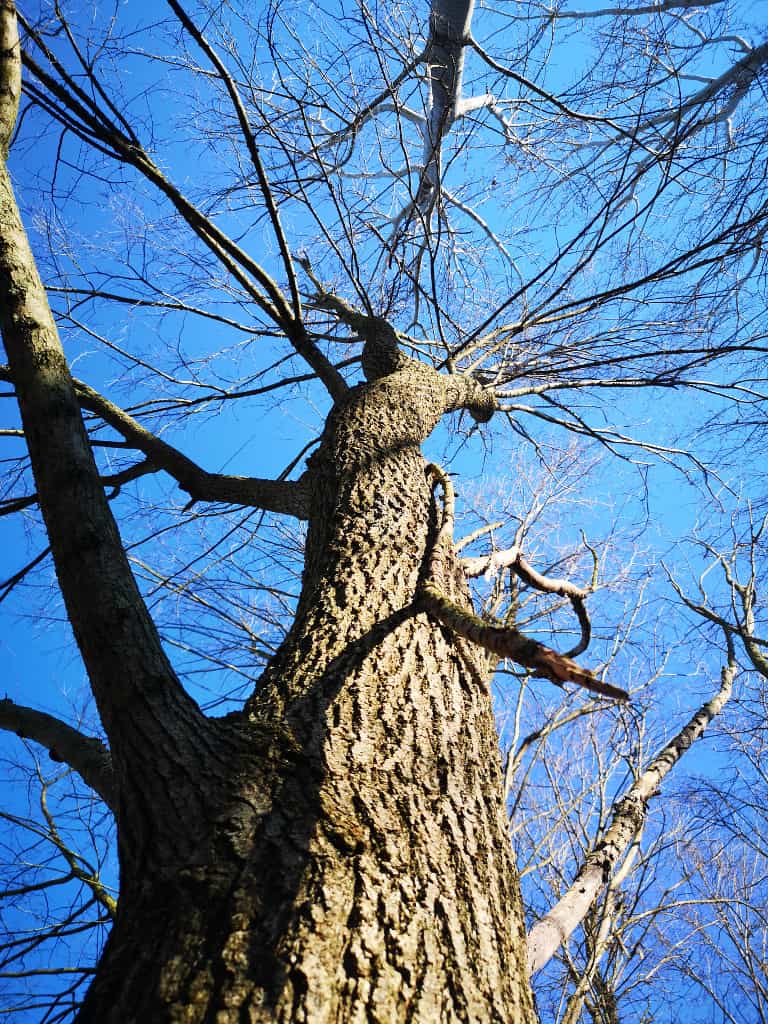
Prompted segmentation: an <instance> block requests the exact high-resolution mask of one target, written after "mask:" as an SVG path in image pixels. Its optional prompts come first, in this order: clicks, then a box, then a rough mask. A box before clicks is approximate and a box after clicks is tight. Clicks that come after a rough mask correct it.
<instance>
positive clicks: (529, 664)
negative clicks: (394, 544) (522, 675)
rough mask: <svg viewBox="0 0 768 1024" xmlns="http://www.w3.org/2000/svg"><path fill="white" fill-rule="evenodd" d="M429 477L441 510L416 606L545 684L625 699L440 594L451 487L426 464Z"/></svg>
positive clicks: (553, 654)
mask: <svg viewBox="0 0 768 1024" xmlns="http://www.w3.org/2000/svg"><path fill="white" fill-rule="evenodd" d="M429 472H430V475H431V477H432V479H433V481H435V483H436V484H437V485H439V486H440V488H441V489H442V492H443V514H442V517H441V522H440V526H439V528H438V533H437V536H436V538H435V542H434V545H433V548H432V551H431V553H430V556H429V563H428V567H427V572H426V574H425V580H424V583H423V584H422V587H421V589H420V591H419V600H420V603H421V605H422V607H423V608H424V609H425V610H426V611H427V612H429V613H430V614H431V615H433V616H434V618H436V619H438V620H439V621H440V622H442V623H443V625H445V626H448V627H449V628H450V629H453V630H454V631H455V632H456V633H458V634H459V635H460V636H463V637H465V638H466V639H467V640H471V641H472V642H473V643H475V644H478V646H480V647H484V648H485V649H486V650H487V651H490V652H491V653H492V654H495V655H497V656H498V657H500V658H511V659H512V660H513V661H515V662H517V663H518V664H519V665H523V666H524V667H525V668H530V669H532V670H533V671H534V673H535V674H536V675H538V676H542V677H544V678H545V679H549V680H550V681H551V682H553V683H556V684H557V685H561V684H562V683H567V682H573V683H578V685H579V686H583V687H584V688H585V689H587V690H589V691H590V692H592V693H597V694H600V695H601V696H603V697H611V698H613V699H614V700H623V701H624V700H629V694H628V693H627V692H626V691H625V690H622V689H619V687H617V686H611V685H610V684H609V683H605V682H603V681H602V680H600V679H598V678H597V677H596V676H595V675H594V674H593V673H592V672H590V671H589V670H588V669H585V668H582V667H581V666H580V665H577V664H576V662H575V661H573V660H572V659H571V658H569V657H568V656H567V655H563V654H558V653H557V651H553V650H552V649H551V648H549V647H546V646H545V645H544V644H541V643H539V642H538V640H533V639H531V637H528V636H525V635H524V634H523V633H521V632H520V631H519V630H517V629H515V628H514V627H513V626H499V625H495V624H491V623H488V622H485V621H483V619H481V618H480V617H479V616H477V615H475V614H474V612H472V611H469V610H467V609H464V608H461V607H459V605H457V604H456V603H455V602H454V601H451V600H450V598H448V597H446V596H445V593H444V592H443V590H442V581H443V579H444V576H445V571H444V567H443V563H444V561H445V557H446V552H447V550H448V549H449V545H452V536H453V486H452V484H451V482H450V479H449V478H448V477H447V476H446V475H445V473H443V471H442V470H441V469H439V467H437V466H435V465H430V467H429Z"/></svg>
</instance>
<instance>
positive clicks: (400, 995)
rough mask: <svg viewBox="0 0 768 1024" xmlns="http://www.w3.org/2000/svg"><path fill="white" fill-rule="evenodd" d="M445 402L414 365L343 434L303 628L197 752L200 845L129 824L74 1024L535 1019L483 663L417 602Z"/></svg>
mask: <svg viewBox="0 0 768 1024" xmlns="http://www.w3.org/2000/svg"><path fill="white" fill-rule="evenodd" d="M433 377H434V378H435V379H436V381H438V382H439V381H442V380H444V378H440V377H438V375H437V374H433ZM433 384H434V381H432V383H430V379H428V377H427V375H426V374H423V375H422V374H420V373H418V372H416V373H415V374H414V371H413V369H412V368H411V369H406V370H403V371H401V372H399V373H394V374H391V375H389V376H387V377H384V378H383V379H380V380H377V381H374V382H373V383H370V384H367V385H362V386H360V387H358V388H355V389H353V390H352V392H351V393H350V395H349V397H348V398H346V399H345V400H344V401H343V402H342V403H340V404H339V405H337V407H336V409H335V410H334V412H332V414H331V416H330V417H329V422H328V425H327V427H326V432H325V435H324V439H323V443H322V446H321V448H320V450H319V452H318V454H317V455H316V456H315V458H314V459H313V460H312V465H311V467H310V473H311V477H312V484H313V486H312V493H313V508H312V511H311V516H310V526H309V536H308V543H307V559H306V570H305V575H304V580H303V587H302V593H301V598H300V601H299V606H298V611H297V616H296V621H295V623H294V625H293V627H292V629H291V632H290V634H289V635H288V637H287V639H286V641H285V643H284V645H283V646H282V648H281V650H280V651H279V652H278V654H277V656H276V658H275V659H274V661H273V662H272V664H271V665H270V666H269V667H268V669H267V671H266V672H265V675H264V677H263V679H262V682H261V685H260V686H259V688H258V690H257V692H256V694H255V696H254V698H253V699H252V701H251V702H250V705H249V707H248V708H247V714H246V715H245V716H237V715H236V716H230V717H229V718H227V719H224V720H220V721H218V722H216V721H213V722H209V723H208V724H207V726H206V729H205V732H204V735H201V737H200V758H199V762H198V763H197V764H195V765H189V766H188V771H189V785H190V788H191V790H193V791H194V793H195V800H194V801H193V802H194V804H195V806H198V807H206V808H207V811H205V812H204V815H203V816H202V817H201V818H200V820H198V821H197V823H196V824H195V826H193V827H192V829H191V832H192V833H193V834H190V830H189V829H188V830H187V832H186V834H184V835H179V834H178V826H173V825H172V823H171V827H170V828H169V833H168V835H158V834H155V835H153V836H152V837H151V841H149V839H148V837H147V829H148V828H149V827H150V822H149V819H147V820H145V819H144V817H143V811H142V808H141V807H140V806H138V805H134V806H131V807H128V808H125V809H124V812H123V819H122V820H121V822H120V835H121V858H122V891H121V897H120V905H119V911H118V916H117V921H116V924H115V926H114V931H113V933H112V936H111V938H110V940H109V944H108V946H107V949H106V951H105V954H104V957H103V959H102V962H101V964H100V966H99V970H98V974H97V976H96V979H95V981H94V983H93V985H92V987H91V989H90V992H89V994H88V996H87V999H86V1002H85V1005H84V1007H83V1009H82V1011H81V1014H80V1017H79V1018H78V1020H79V1022H80V1024H84V1022H97V1021H98V1022H99V1024H103V1022H107V1021H120V1022H121V1024H125V1022H128V1021H158V1022H160V1021H163V1022H164V1021H169V1022H170V1021H174V1022H179V1024H180V1022H182V1021H184V1022H197V1021H201V1022H202V1021H216V1022H217V1024H227V1022H230V1021H232V1022H234V1021H238V1022H240V1021H285V1022H286V1024H287V1022H289V1021H291V1022H296V1021H306V1022H313V1024H314V1022H321V1021H323V1022H325V1021H360V1022H364V1021H366V1022H370V1021H374V1022H377V1021H381V1022H384V1021H386V1022H399V1021H424V1022H430V1024H433V1022H435V1021H483V1022H485V1021H504V1022H505V1024H512V1022H530V1021H532V1020H533V1019H534V1017H533V1011H532V1008H531V1001H530V994H529V989H528V981H527V972H526V968H525V939H524V931H523V918H522V910H521V904H520V895H519V891H518V883H517V877H516V872H515V867H514V863H513V858H512V854H511V849H510V843H509V838H508V830H507V824H506V818H505V814H504V808H503V805H502V800H501V778H500V769H499V756H498V747H497V739H496V732H495V728H494V722H493V716H492V710H491V701H490V697H489V690H488V679H489V665H488V662H487V660H486V656H485V655H484V654H483V653H482V652H481V651H479V650H478V649H476V648H471V647H470V646H469V645H468V644H467V643H466V642H464V641H461V640H458V639H457V638H455V637H453V636H452V635H451V634H450V633H448V632H447V631H445V630H444V629H443V628H442V627H440V626H438V625H436V624H434V623H432V622H431V621H430V620H429V619H428V618H427V617H426V616H425V615H424V614H418V613H417V611H416V609H415V608H414V606H413V599H414V595H415V593H416V589H417V584H418V582H419V578H420V573H421V572H422V569H423V566H424V562H425V553H426V552H427V551H428V547H429V543H430V537H431V536H432V535H433V534H434V529H435V522H434V519H435V517H434V514H433V512H432V501H431V494H430V489H429V487H428V484H427V480H426V476H425V463H424V460H423V458H422V456H421V454H420V452H419V447H418V443H419V442H420V440H421V438H422V437H423V436H425V433H424V432H425V430H426V432H427V433H428V432H429V430H430V429H431V428H432V426H433V425H434V422H433V420H434V415H433V413H432V412H431V411H430V401H432V395H431V392H430V388H431V387H432V386H433ZM432 404H433V405H434V404H435V403H434V401H433V402H432ZM425 409H426V412H425ZM434 413H435V415H439V410H434ZM430 424H431V425H430ZM455 570H456V571H455V573H454V577H455V590H454V596H455V597H456V598H457V599H459V598H460V599H461V600H464V601H468V600H469V598H468V594H467V592H466V586H465V584H464V582H463V579H462V577H461V573H460V571H459V569H458V566H456V567H455ZM158 785H162V780H156V779H151V778H148V779H147V786H148V800H149V802H150V803H151V802H152V796H151V793H152V788H153V787H157V786H158ZM151 827H153V828H154V829H157V830H160V831H161V832H162V830H163V829H164V827H165V826H164V823H163V822H158V821H156V820H152V821H151ZM141 837H143V839H142V838H141Z"/></svg>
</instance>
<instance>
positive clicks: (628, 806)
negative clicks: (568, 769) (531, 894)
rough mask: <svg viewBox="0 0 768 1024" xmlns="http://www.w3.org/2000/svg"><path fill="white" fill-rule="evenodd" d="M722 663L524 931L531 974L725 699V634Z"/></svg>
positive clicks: (731, 670) (579, 916) (729, 671)
mask: <svg viewBox="0 0 768 1024" xmlns="http://www.w3.org/2000/svg"><path fill="white" fill-rule="evenodd" d="M726 642H727V644H728V662H727V664H726V666H725V667H724V668H723V670H722V673H721V677H720V689H719V690H718V692H717V693H716V694H715V696H714V697H712V699H711V700H709V701H708V702H707V703H706V704H704V705H703V706H702V707H701V708H699V710H698V711H697V712H696V714H695V715H693V717H692V718H691V719H690V720H689V721H688V723H687V724H686V725H685V727H684V728H683V729H681V731H680V732H679V733H678V734H677V735H676V736H675V738H674V739H673V740H672V741H671V742H670V743H667V744H666V745H665V746H664V747H663V748H662V749H661V750H660V751H659V753H658V754H657V755H656V757H655V758H654V759H653V760H652V761H651V763H650V764H649V765H648V767H647V768H646V770H645V771H644V772H643V773H642V774H641V775H640V777H639V778H638V779H637V780H636V781H635V782H634V783H633V784H632V786H630V788H629V790H628V792H627V793H626V794H625V795H624V796H623V797H622V798H621V799H620V800H619V801H618V802H617V804H616V806H615V810H614V813H613V820H612V821H611V824H610V826H609V827H608V829H607V830H606V831H605V832H604V833H603V835H602V836H601V837H600V839H599V841H598V843H597V844H596V846H595V848H594V850H592V852H591V853H589V854H588V855H587V857H586V859H585V861H584V864H583V865H582V866H581V868H580V869H579V871H578V873H577V875H576V877H575V879H574V881H573V884H572V885H571V886H570V888H569V889H568V891H567V892H566V893H565V895H564V896H563V897H562V899H560V900H559V901H558V902H557V903H556V904H555V906H554V907H553V908H552V909H551V910H550V911H549V913H547V914H546V915H545V916H544V917H543V918H542V919H541V920H540V921H537V922H536V924H535V925H534V926H533V928H532V929H531V931H530V933H529V935H528V966H529V969H530V971H531V973H532V974H533V973H535V972H536V971H539V970H541V968H542V967H544V965H545V964H547V963H548V962H549V960H550V959H551V958H552V956H553V955H554V953H555V952H556V950H557V949H558V947H559V946H560V945H561V944H562V943H563V942H565V940H566V939H567V938H568V936H569V935H571V933H572V932H573V931H574V929H575V928H577V927H578V925H579V924H580V923H581V922H582V921H583V919H584V916H585V915H586V913H587V911H588V910H589V908H590V907H591V906H592V904H593V902H594V901H595V899H596V898H597V895H598V893H599V892H600V890H601V889H602V888H603V886H604V885H605V884H606V882H607V881H608V880H609V879H610V878H611V875H612V874H613V872H614V870H615V868H616V866H617V864H618V863H619V861H620V859H621V858H622V857H623V856H624V854H625V853H626V851H627V850H628V849H629V847H630V845H631V843H632V842H633V840H634V838H635V836H636V835H637V834H638V833H639V832H640V830H641V829H642V828H643V826H644V825H645V821H646V817H647V814H648V801H649V800H650V799H651V798H652V797H653V796H655V795H656V793H657V792H658V788H659V786H660V784H661V782H662V781H663V780H664V778H665V777H666V776H667V775H668V774H669V772H670V771H671V770H672V768H674V766H675V765H676V764H677V762H678V761H679V760H680V758H681V757H682V756H683V754H684V753H685V752H686V751H687V750H688V749H689V748H690V747H691V745H692V744H694V743H695V742H696V741H697V740H698V739H699V738H700V737H701V735H702V734H703V733H704V730H705V729H706V728H707V726H708V725H709V723H710V722H711V721H712V719H713V718H714V717H715V716H716V715H718V714H719V713H720V711H722V709H723V707H724V706H725V705H726V704H727V702H728V700H729V699H730V696H731V693H732V690H733V680H734V677H735V675H736V669H737V666H736V659H735V655H734V652H733V645H732V642H731V640H730V637H729V635H728V633H726Z"/></svg>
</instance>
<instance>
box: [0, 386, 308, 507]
mask: <svg viewBox="0 0 768 1024" xmlns="http://www.w3.org/2000/svg"><path fill="white" fill-rule="evenodd" d="M0 380H7V381H10V382H11V383H13V375H12V374H11V372H10V369H9V368H8V367H0ZM72 383H73V385H74V390H75V395H76V396H77V399H78V402H79V403H80V407H81V408H83V409H87V410H88V411H89V412H92V413H95V415H97V416H99V417H100V418H101V419H102V420H104V422H105V423H107V424H109V426H110V427H112V428H113V429H114V430H116V431H117V433H118V434H120V435H121V436H122V437H124V438H125V440H126V441H127V442H128V443H129V444H130V445H131V446H132V447H133V448H136V449H137V450H138V451H140V452H142V453H143V454H144V455H145V456H146V462H143V463H140V464H139V465H138V466H134V467H131V468H130V469H128V470H124V471H123V472H122V473H117V474H115V475H114V476H105V477H102V478H101V479H102V483H103V484H107V485H112V486H117V487H119V486H120V485H121V484H123V483H127V482H128V481H129V480H131V479H134V478H135V477H137V476H141V475H143V474H144V473H150V472H157V471H158V470H163V471H164V472H166V473H168V474H169V475H170V476H172V477H173V478H174V480H176V481H177V482H178V484H179V487H181V489H182V490H184V491H186V492H187V494H189V496H190V498H191V499H192V501H215V502H219V501H220V502H226V503H228V504H232V505H249V506H253V507H254V508H262V509H265V510H266V511H268V512H277V513H279V514H282V515H290V516H294V517H296V518H297V519H306V516H307V502H308V499H309V495H308V490H307V486H306V483H305V482H304V481H301V480H299V481H290V480H262V479H259V478H253V477H245V476H229V475H227V474H224V473H208V472H207V471H206V470H204V469H201V467H200V466H198V465H197V463H195V462H193V461H192V460H191V459H190V458H188V457H187V456H186V455H184V454H182V452H180V451H179V450H178V449H177V448H174V447H173V446H172V445H170V444H168V443H167V442H166V441H163V440H161V439H160V438H159V437H157V435H155V434H153V433H152V432H151V431H149V430H147V429H146V427H143V426H142V425H141V424H140V423H139V422H138V420H135V419H134V418H133V417H132V416H130V415H129V414H128V413H127V412H125V411H124V410H123V409H121V408H120V407H119V406H117V405H114V403H112V402H110V401H109V399H107V398H105V397H104V396H103V395H102V394H100V393H99V392H98V391H96V390H94V388H92V387H90V386H89V385H88V384H86V383H85V382H84V381H81V380H77V379H73V381H72Z"/></svg>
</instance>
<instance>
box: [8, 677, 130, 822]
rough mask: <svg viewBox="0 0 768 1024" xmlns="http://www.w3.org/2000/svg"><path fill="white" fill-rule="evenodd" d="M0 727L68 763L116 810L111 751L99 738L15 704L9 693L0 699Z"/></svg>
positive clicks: (44, 714) (108, 805) (54, 757)
mask: <svg viewBox="0 0 768 1024" xmlns="http://www.w3.org/2000/svg"><path fill="white" fill-rule="evenodd" d="M0 729H5V730H6V731H7V732H14V733H16V735H17V736H20V737H21V738H22V739H28V740H34V742H35V743H39V744H40V745H41V746H43V747H45V748H46V749H47V751H48V753H49V754H50V756H51V760H53V761H63V762H64V763H65V764H68V765H69V767H70V768H72V769H74V771H76V772H77V774H78V775H79V776H80V777H81V778H82V780H83V782H84V783H85V784H86V785H87V786H90V787H91V789H92V790H93V791H94V792H95V793H98V795H99V796H100V797H101V799H102V800H103V801H104V803H105V804H106V805H107V807H109V809H110V810H111V811H114V810H115V807H116V802H117V792H116V787H115V775H114V770H113V768H112V755H111V754H110V752H109V750H108V749H107V747H106V746H105V745H104V744H103V743H102V742H101V740H97V739H96V738H95V737H94V736H84V735H83V733H81V732H79V730H77V729H73V728H72V726H71V725H67V724H66V722H62V721H61V719H59V718H55V717H54V716H53V715H48V714H46V713H45V712H43V711H35V710H34V709H33V708H27V707H24V706H23V705H22V704H16V703H15V702H14V701H12V700H10V699H9V698H8V697H5V698H4V699H2V700H0Z"/></svg>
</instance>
